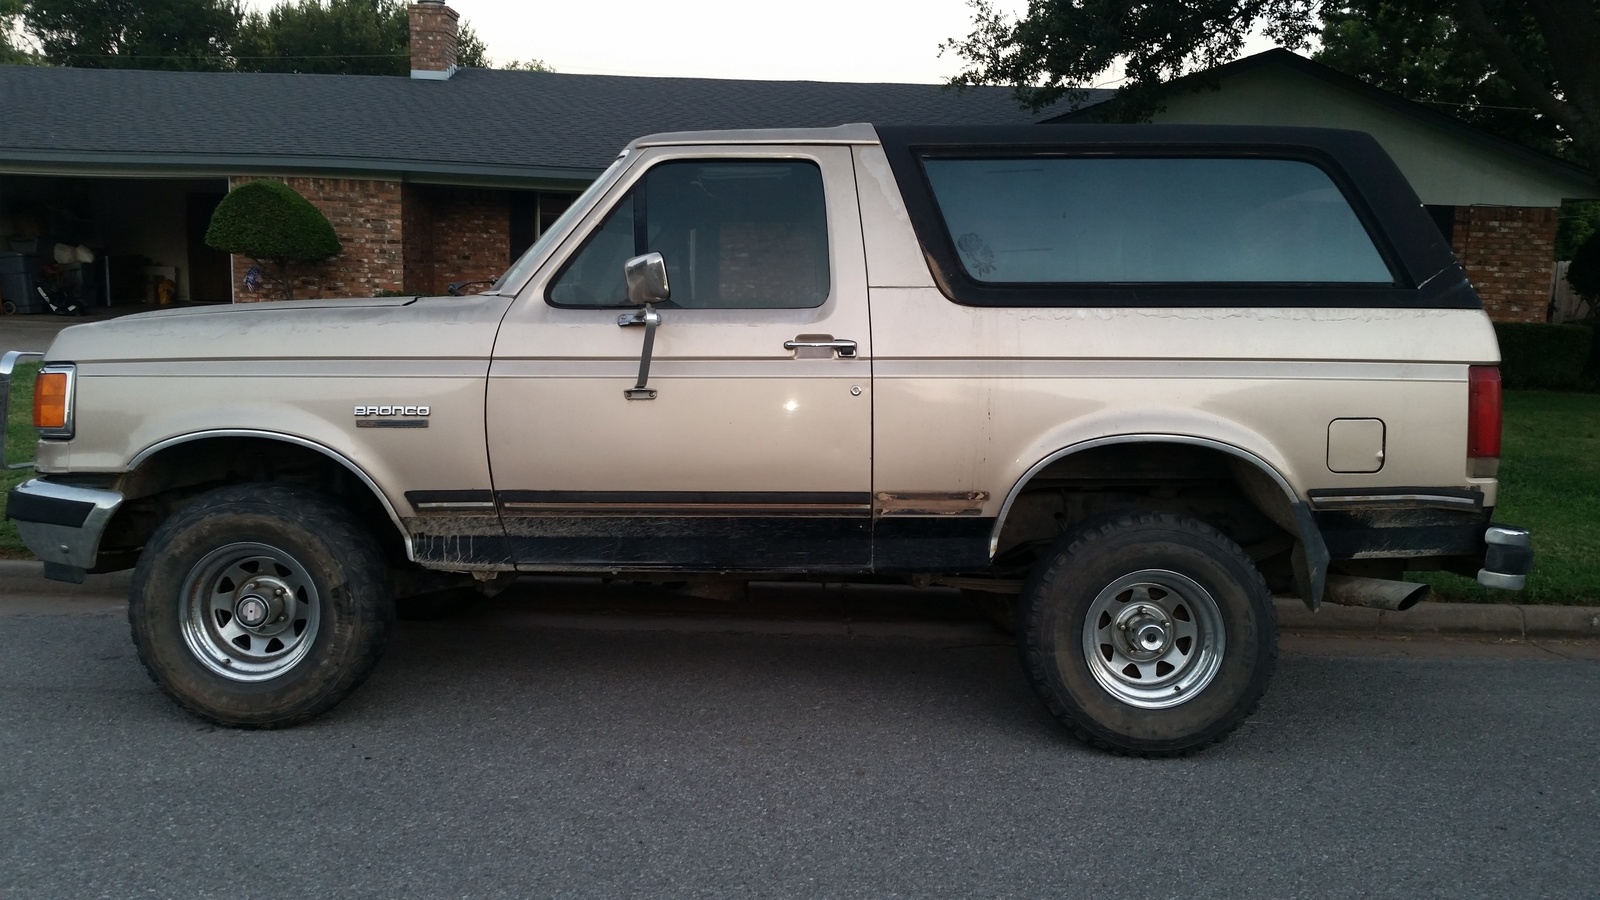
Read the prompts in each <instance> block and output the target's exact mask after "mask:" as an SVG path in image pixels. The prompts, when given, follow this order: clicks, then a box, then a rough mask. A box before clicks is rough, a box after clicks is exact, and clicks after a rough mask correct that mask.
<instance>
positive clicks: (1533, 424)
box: [1421, 391, 1600, 606]
mask: <svg viewBox="0 0 1600 900" xmlns="http://www.w3.org/2000/svg"><path fill="white" fill-rule="evenodd" d="M1505 410H1506V417H1505V431H1504V434H1505V437H1504V445H1503V446H1502V448H1501V454H1502V455H1501V459H1500V505H1499V507H1498V508H1496V509H1495V511H1494V517H1495V519H1496V521H1500V522H1504V523H1506V524H1507V525H1519V526H1521V527H1523V528H1526V529H1528V530H1529V531H1532V532H1533V550H1534V561H1533V574H1532V575H1529V576H1528V587H1527V589H1526V590H1523V591H1520V592H1518V593H1507V592H1505V591H1491V590H1487V589H1485V588H1482V587H1479V586H1478V584H1477V582H1475V581H1473V580H1472V579H1470V578H1461V577H1457V576H1454V575H1445V574H1429V575H1426V576H1423V577H1422V579H1421V580H1425V581H1427V582H1428V583H1429V584H1431V585H1433V587H1434V593H1435V594H1436V597H1435V599H1438V600H1456V601H1475V602H1486V603H1549V604H1560V605H1566V606H1600V394H1558V393H1553V392H1549V391H1507V392H1506V399H1505Z"/></svg>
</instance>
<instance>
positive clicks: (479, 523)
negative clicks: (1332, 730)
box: [8, 125, 1532, 755]
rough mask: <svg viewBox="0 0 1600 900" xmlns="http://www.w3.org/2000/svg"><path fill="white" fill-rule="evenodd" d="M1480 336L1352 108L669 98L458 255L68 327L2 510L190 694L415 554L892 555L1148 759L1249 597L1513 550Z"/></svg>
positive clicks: (520, 563) (1429, 234) (431, 569)
mask: <svg viewBox="0 0 1600 900" xmlns="http://www.w3.org/2000/svg"><path fill="white" fill-rule="evenodd" d="M1498 360H1499V353H1498V349H1497V347H1496V344H1495V337H1494V332H1493V331H1492V330H1491V328H1490V325H1489V320H1488V318H1487V317H1486V316H1485V315H1484V312H1483V309H1482V305H1481V303H1480V302H1479V300H1478V297H1477V296H1476V294H1475V293H1474V291H1473V288H1472V286H1471V285H1470V284H1469V283H1468V281H1467V278H1466V276H1465V274H1464V273H1463V271H1462V269H1461V267H1460V265H1459V264H1458V263H1457V262H1456V260H1455V258H1454V257H1453V256H1452V254H1451V252H1450V248H1449V247H1448V245H1447V244H1446V242H1445V240H1444V238H1443V237H1442V236H1441V235H1440V233H1439V231H1438V229H1437V228H1436V226H1435V225H1434V223H1433V221H1432V219H1431V218H1430V217H1429V215H1428V214H1427V212H1426V211H1425V210H1424V208H1423V207H1422V205H1421V204H1420V203H1419V202H1418V200H1417V197H1416V195H1415V194H1414V193H1413V192H1412V191H1411V189H1410V187H1409V186H1408V185H1407V184H1406V182H1405V180H1404V179H1403V178H1402V176H1401V175H1400V173H1399V172H1398V171H1397V170H1396V168H1395V167H1394V165H1393V164H1392V163H1391V162H1390V160H1389V159H1388V158H1387V157H1386V156H1385V154H1384V153H1383V151H1382V150H1381V149H1380V148H1379V147H1378V145H1377V144H1376V143H1375V142H1374V141H1373V140H1372V139H1371V138H1370V137H1368V136H1366V135H1363V134H1358V133H1354V132H1343V131H1328V130H1313V129H1289V128H1222V127H1163V126H1128V127H1121V126H1059V127H1058V126H1033V127H1022V128H1014V129H950V128H886V127H878V128H874V127H872V126H868V125H847V126H843V127H839V128H832V129H815V130H788V131H745V132H721V133H685V134H665V135H657V136H653V137H647V138H642V139H640V140H638V141H635V142H634V143H633V144H631V145H630V146H629V147H628V148H627V149H626V151H625V152H623V153H622V155H621V156H620V157H619V158H618V159H617V161H616V162H615V164H613V165H612V166H611V167H610V169H608V170H607V171H606V172H605V174H604V175H602V176H601V177H600V179H599V180H598V181H596V182H595V183H594V184H593V186H592V187H590V189H589V190H588V192H587V193H585V194H584V195H583V196H582V197H581V198H580V199H579V200H578V201H577V202H576V203H574V204H573V206H572V207H571V209H570V210H569V211H568V212H567V213H566V214H565V215H564V216H563V217H562V219H561V220H560V221H559V222H558V223H556V224H555V225H554V226H553V227H552V228H550V229H549V230H548V231H547V232H546V233H545V234H544V235H543V236H542V237H541V238H540V239H539V241H538V242H537V243H536V244H535V245H534V246H533V247H532V249H530V250H529V251H528V252H527V254H526V255H524V256H523V257H522V258H521V259H520V260H519V261H517V262H516V264H515V265H514V266H512V268H511V270H510V271H508V272H506V273H505V275H504V276H503V277H501V278H500V279H499V281H497V282H496V283H495V284H494V285H493V287H492V288H490V289H489V290H488V291H487V292H485V293H483V294H479V295H476V296H468V297H434V298H422V297H417V298H392V299H372V300H340V301H329V302H324V301H307V302H295V303H264V304H255V305H249V306H233V307H223V308H216V309H203V308H197V309H180V310H170V311H163V312H154V313H150V314H146V315H139V316H133V317H129V318H123V319H118V320H115V321H110V322H104V323H96V324H89V325H82V326H78V327H74V328H69V329H67V330H66V331H64V332H62V334H61V335H60V337H59V338H57V339H56V341H55V343H54V344H53V345H52V346H51V348H50V350H49V352H48V353H47V354H46V357H45V360H44V363H45V365H44V367H43V368H42V370H41V371H40V374H39V376H38V381H37V383H36V384H37V392H36V398H37V403H36V409H35V417H36V422H35V424H36V425H37V426H38V428H39V433H40V438H41V439H40V441H39V443H38V450H37V470H38V477H37V478H35V479H33V480H31V481H28V482H26V483H24V484H22V485H20V486H18V487H17V488H15V489H14V490H12V492H11V493H10V495H9V506H8V515H9V516H10V518H12V519H15V520H16V521H17V523H18V527H19V529H20V530H21V532H22V534H23V536H24V538H25V540H26V541H27V543H28V546H29V547H30V548H32V550H33V551H34V552H35V553H37V554H38V556H39V557H40V558H41V559H42V560H44V562H45V569H46V573H47V574H48V575H50V576H51V577H54V578H59V579H64V580H69V581H70V580H81V579H82V577H83V576H84V574H85V573H89V572H105V571H109V570H114V569H119V568H127V567H130V566H132V567H134V568H135V574H134V577H133V589H132V596H131V598H130V605H129V619H130V621H131V623H132V630H133V638H134V642H135V644H136V645H137V647H138V652H139V655H140V657H141V658H142V660H143V661H144V664H145V666H146V667H147V668H148V669H149V671H150V674H151V675H152V676H153V677H154V679H155V680H156V682H157V683H159V684H160V686H161V687H162V688H163V689H164V690H165V691H166V692H167V693H168V694H170V695H171V696H172V697H173V698H174V699H176V700H177V701H178V702H179V703H180V704H182V705H183V706H184V707H185V708H186V709H188V710H190V711H191V712H193V713H195V714H197V715H200V716H202V717H204V718H206V719H209V720H212V721H214V722H218V723H222V724H226V725H238V726H258V727H259V726H282V725H289V724H293V723H296V722H300V721H303V720H305V719H308V718H310V717H312V716H315V715H317V714H318V713H320V712H322V711H324V710H326V709H328V708H329V707H331V706H332V705H334V704H335V703H337V702H338V701H339V700H340V699H341V698H342V697H344V696H345V695H346V694H348V693H349V692H350V691H351V690H353V689H354V688H355V687H356V686H357V685H358V684H360V682H361V681H362V679H364V678H365V677H366V676H367V675H368V673H369V672H370V671H371V670H372V668H373V666H374V665H375V664H376V663H377V661H378V658H379V656H380V654H381V653H382V651H383V647H384V642H385V639H386V636H387V634H388V631H389V628H390V623H391V621H392V619H393V617H394V609H395V597H396V596H397V595H403V594H405V593H408V592H417V591H422V590H433V589H438V588H440V587H447V586H450V585H451V584H453V582H452V581H450V579H451V578H456V579H461V580H463V581H466V582H468V583H471V582H473V581H476V582H477V583H479V584H481V585H482V586H484V587H485V588H492V587H493V586H495V585H498V584H500V583H502V582H504V581H506V580H507V579H509V578H512V577H514V575H515V573H539V572H548V573H593V574H604V575H608V576H612V577H619V578H624V579H627V578H637V579H640V580H652V579H654V580H666V579H668V578H670V579H672V580H689V581H695V580H696V579H708V578H719V579H723V580H724V581H725V582H726V581H730V580H735V579H741V578H742V579H746V580H748V579H757V578H759V579H765V580H771V579H786V578H797V579H805V578H810V579H819V580H821V579H826V580H829V581H840V580H862V581H874V580H879V581H882V580H897V581H910V582H913V583H916V584H928V583H934V584H941V583H942V584H946V585H950V586H954V587H960V588H963V589H966V590H968V591H971V592H973V593H974V594H975V595H977V596H979V597H985V598H988V600H989V601H990V604H991V606H993V607H998V608H1004V607H1006V606H1007V601H1008V600H1009V601H1010V604H1009V607H1010V608H1011V609H1013V610H1014V613H1013V615H1014V619H1013V621H1014V623H1015V628H1016V631H1017V635H1018V645H1019V647H1020V649H1021V655H1022V662H1023V666H1024V668H1025V670H1026V673H1027V677H1028V678H1029V680H1030V681H1031V682H1032V683H1033V685H1034V687H1035V688H1036V689H1037V691H1038V693H1039V696H1040V697H1041V698H1042V699H1043V701H1044V703H1045V704H1046V706H1048V707H1049V709H1050V711H1051V712H1052V713H1053V714H1054V715H1055V716H1057V717H1058V718H1059V719H1060V720H1061V721H1062V722H1063V723H1064V724H1065V725H1066V726H1067V727H1068V728H1069V729H1071V730H1072V732H1073V733H1074V734H1076V735H1077V736H1078V737H1080V738H1082V739H1083V740H1085V741H1088V742H1090V743H1092V744H1094V745H1096V746H1100V747H1103V748H1107V749H1111V750H1115V751H1119V752H1129V753H1141V754H1147V755H1164V754H1176V753H1182V752H1185V751H1189V750H1193V749H1195V748H1198V747H1202V746H1204V745H1206V744H1208V743H1211V742H1213V741H1216V740H1218V739H1220V738H1221V737H1222V736H1224V735H1225V734H1227V733H1228V732H1229V731H1231V730H1232V729H1233V728H1235V727H1236V726H1237V725H1238V724H1239V723H1240V722H1241V721H1242V720H1243V719H1244V718H1245V717H1246V716H1247V715H1248V714H1249V713H1250V712H1251V710H1252V709H1253V708H1254V707H1255V706H1256V705H1257V702H1258V700H1259V699H1260V697H1261V695H1262V692H1263V690H1264V689H1265V687H1266V684H1267V680H1268V676H1269V675H1270V673H1271V671H1272V668H1273V664H1274V661H1275V659H1276V652H1277V651H1276V641H1277V624H1276V618H1275V613H1274V607H1273V596H1274V595H1275V594H1276V595H1280V596H1295V597H1298V598H1300V599H1301V600H1303V601H1304V602H1305V603H1306V604H1307V605H1309V606H1310V607H1311V608H1312V609H1316V608H1317V607H1318V606H1319V604H1321V603H1322V602H1324V601H1333V602H1342V603H1349V604H1358V605H1367V606H1379V607H1383V608H1389V609H1402V608H1405V607H1407V606H1409V605H1410V604H1412V603H1414V602H1415V601H1416V600H1417V599H1418V597H1419V595H1420V594H1421V593H1422V592H1423V591H1424V590H1425V588H1423V586H1421V585H1418V584H1409V583H1403V582H1401V581H1399V579H1400V578H1401V577H1402V575H1403V573H1405V572H1407V571H1414V570H1425V569H1448V570H1453V571H1458V572H1463V573H1467V574H1469V575H1475V576H1476V577H1477V578H1478V580H1479V581H1480V582H1481V583H1483V584H1486V585H1490V586H1493V587H1501V588H1510V589H1516V588H1519V587H1521V586H1522V582H1523V577H1524V575H1525V573H1526V572H1527V571H1528V569H1529V566H1530V565H1531V561H1532V553H1531V550H1530V549H1529V540H1528V534H1527V532H1526V531H1523V530H1521V529H1517V528H1510V527H1505V526H1500V525H1493V524H1491V513H1492V512H1493V509H1494V506H1495V501H1496V481H1495V470H1496V465H1497V457H1498V456H1499V442H1500V381H1499V373H1498V369H1497V363H1498ZM449 573H454V575H451V574H449Z"/></svg>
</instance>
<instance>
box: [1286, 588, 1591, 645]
mask: <svg viewBox="0 0 1600 900" xmlns="http://www.w3.org/2000/svg"><path fill="white" fill-rule="evenodd" d="M1276 603H1277V605H1278V626H1279V627H1280V628H1281V629H1282V630H1284V631H1294V632H1341V633H1345V634H1371V635H1385V636H1396V637H1407V636H1434V635H1460V636H1469V637H1501V638H1515V639H1518V640H1522V639H1526V638H1552V637H1554V638H1600V607H1593V606H1513V605H1511V604H1502V603H1419V604H1417V605H1416V606H1415V607H1413V608H1411V609H1408V610H1406V611H1405V612H1389V611H1387V610H1377V609H1362V608H1360V607H1354V606H1333V605H1331V604H1327V603H1324V604H1323V605H1322V609H1320V610H1318V611H1316V612H1311V611H1310V610H1308V609H1306V605H1305V604H1304V603H1302V602H1300V601H1299V600H1298V599H1294V598H1285V597H1279V598H1277V600H1276Z"/></svg>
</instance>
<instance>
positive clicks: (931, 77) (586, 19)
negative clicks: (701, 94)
mask: <svg viewBox="0 0 1600 900" xmlns="http://www.w3.org/2000/svg"><path fill="white" fill-rule="evenodd" d="M248 5H249V6H252V7H254V8H257V9H266V8H268V7H270V6H272V5H273V3H272V2H271V0H248ZM450 5H451V6H452V7H453V8H454V9H455V10H456V12H458V13H460V14H461V18H462V19H463V20H464V21H466V22H469V23H471V25H472V27H473V28H474V29H475V30H476V31H477V32H478V36H479V37H481V38H483V41H484V43H485V44H487V45H488V47H489V55H490V56H491V57H493V59H494V60H495V62H496V63H500V64H503V63H504V62H506V61H508V60H512V59H530V58H532V59H542V60H544V61H545V62H546V63H549V64H550V65H552V66H554V67H555V69H556V71H558V72H573V73H581V74H596V73H598V74H606V75H675V76H698V77H705V78H769V79H784V80H807V81H899V82H922V83H928V84H934V83H939V82H942V81H944V80H946V79H947V78H949V77H950V76H952V75H954V74H956V73H957V72H959V71H960V70H961V62H960V60H959V59H957V58H955V57H954V56H951V55H946V56H944V57H942V58H941V57H940V56H939V44H940V43H942V42H943V41H945V40H947V39H949V38H952V37H964V36H966V34H967V33H968V32H969V31H971V25H972V12H971V10H970V9H969V8H968V7H967V5H966V3H965V0H804V2H788V3H785V2H759V0H576V2H572V0H567V2H548V0H541V2H535V0H450ZM996 5H997V6H998V7H999V8H1001V9H1003V10H1007V11H1009V12H1011V13H1013V14H1015V13H1019V12H1021V11H1022V10H1024V9H1026V8H1027V2H1026V0H999V2H997V4H996Z"/></svg>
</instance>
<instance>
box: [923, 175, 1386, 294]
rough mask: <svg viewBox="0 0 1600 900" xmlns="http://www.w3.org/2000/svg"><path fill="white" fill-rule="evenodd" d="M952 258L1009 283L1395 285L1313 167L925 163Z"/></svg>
mask: <svg viewBox="0 0 1600 900" xmlns="http://www.w3.org/2000/svg"><path fill="white" fill-rule="evenodd" d="M922 165H923V171H924V173H925V174H926V176H927V181H928V184H929V186H930V187H931V188H932V193H933V197H934V200H935V202H936V204H937V207H938V211H939V214H940V216H941V217H942V220H943V225H944V227H945V229H946V231H947V233H948V236H949V239H950V243H951V245H953V247H954V248H955V251H956V257H957V259H958V261H959V263H960V265H961V267H962V269H963V270H964V271H965V273H966V275H967V276H968V277H969V278H971V279H972V280H973V281H975V282H978V283H982V284H988V285H991V286H995V287H1001V286H1005V285H1017V286H1021V285H1046V284H1058V285H1111V284H1191V285H1193V284H1259V285H1266V284H1316V285H1374V286H1377V285H1384V286H1387V285H1392V284H1394V282H1395V278H1394V276H1393V274H1392V273H1391V272H1390V270H1389V267H1388V265H1387V264H1386V263H1385V262H1384V259H1383V256H1382V255H1381V254H1380V253H1379V251H1378V249H1377V247H1376V246H1374V244H1373V241H1372V238H1371V236H1370V235H1369V234H1368V233H1367V230H1366V228H1365V227H1364V226H1363V225H1362V222H1361V219H1360V218H1359V217H1358V216H1357V215H1356V213H1355V211H1354V210H1353V209H1352V208H1351V206H1350V203H1349V201H1348V200H1347V199H1346V197H1345V195H1344V194H1343V193H1342V192H1341V191H1340V190H1339V188H1338V186H1337V185H1336V184H1335V183H1334V182H1333V180H1332V179H1330V178H1329V177H1328V175H1327V173H1326V172H1324V171H1323V170H1322V169H1320V168H1319V167H1317V166H1316V165H1314V164H1312V163H1309V162H1305V161H1301V160H1287V159H1263V158H1193V157H1152V158H1105V157H1029V158H995V159H948V158H925V159H924V160H923V161H922Z"/></svg>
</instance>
